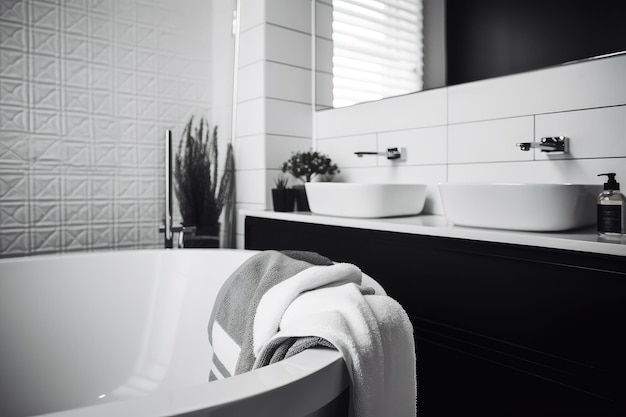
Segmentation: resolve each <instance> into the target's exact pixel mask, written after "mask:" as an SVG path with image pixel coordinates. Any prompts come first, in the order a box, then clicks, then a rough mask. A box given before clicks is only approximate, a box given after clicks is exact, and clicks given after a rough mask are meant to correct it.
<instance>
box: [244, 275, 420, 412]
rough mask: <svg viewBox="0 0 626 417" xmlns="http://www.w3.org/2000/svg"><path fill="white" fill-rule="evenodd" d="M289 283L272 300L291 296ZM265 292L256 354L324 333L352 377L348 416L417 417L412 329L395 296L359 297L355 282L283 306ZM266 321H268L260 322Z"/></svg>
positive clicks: (258, 316) (278, 288) (278, 287)
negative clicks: (280, 342) (281, 342)
mask: <svg viewBox="0 0 626 417" xmlns="http://www.w3.org/2000/svg"><path fill="white" fill-rule="evenodd" d="M322 268H329V267H322ZM310 269H312V268H309V269H307V271H308V270H310ZM308 277H309V278H311V280H313V281H315V280H316V278H314V277H312V276H308ZM294 278H295V276H294ZM289 281H290V280H286V281H284V282H282V283H280V284H278V285H276V286H275V287H273V288H272V289H271V291H272V292H274V293H275V294H271V295H270V297H271V300H276V299H277V298H279V296H280V294H281V293H282V294H287V295H288V296H287V299H290V298H292V297H291V296H289V294H293V291H292V287H293V286H294V284H293V283H291V284H290V283H289ZM300 285H302V283H301V284H300ZM283 290H284V292H283ZM268 294H270V292H269V291H268V292H267V293H266V294H265V295H264V296H263V298H262V299H261V301H260V302H259V305H258V308H257V312H256V317H255V333H254V345H255V347H256V346H260V348H259V351H258V354H257V355H256V356H257V357H259V356H263V355H264V351H263V349H264V348H265V346H268V345H270V344H272V342H273V341H275V340H276V339H284V338H289V337H307V336H317V337H322V338H324V339H326V340H328V341H329V342H330V343H332V344H333V345H334V346H335V347H336V348H337V349H338V350H339V351H340V352H341V353H342V355H343V357H344V360H345V362H346V366H347V368H348V371H349V373H350V377H351V380H352V390H351V401H350V412H351V415H352V416H355V417H380V416H394V417H414V416H415V414H416V397H417V382H416V368H415V345H414V341H413V327H412V325H411V323H410V321H409V318H408V316H407V314H406V312H405V311H404V310H403V309H402V307H401V306H400V305H399V304H398V303H397V302H396V301H395V300H393V299H392V298H390V297H387V296H385V295H363V294H362V288H361V287H359V286H358V285H356V284H355V283H348V284H343V285H339V286H332V287H328V286H327V287H323V288H318V289H312V290H310V291H308V292H305V293H302V294H301V295H299V296H297V297H295V298H293V299H292V301H290V303H289V305H288V306H287V307H286V308H285V307H284V303H275V302H271V301H270V298H268V299H267V301H266V300H264V298H265V297H266V296H268ZM276 317H280V322H279V326H278V327H275V325H274V323H275V319H276ZM266 320H267V321H268V322H269V323H271V325H267V326H265V325H261V323H262V322H264V321H266ZM257 322H259V324H258V325H257ZM270 328H276V329H278V328H279V330H277V331H275V332H274V334H273V335H270V333H271V332H269V331H266V330H268V329H270ZM257 329H259V333H257V332H256V330H257ZM261 329H263V331H261ZM268 335H269V337H268ZM257 338H258V339H257ZM255 351H256V349H255Z"/></svg>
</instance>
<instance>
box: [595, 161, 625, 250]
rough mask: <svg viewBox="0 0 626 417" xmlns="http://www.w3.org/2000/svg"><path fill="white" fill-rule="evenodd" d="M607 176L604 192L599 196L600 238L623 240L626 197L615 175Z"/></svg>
mask: <svg viewBox="0 0 626 417" xmlns="http://www.w3.org/2000/svg"><path fill="white" fill-rule="evenodd" d="M602 175H606V176H607V177H608V181H607V182H605V183H604V191H602V192H601V193H600V195H598V236H600V237H602V238H604V239H607V240H622V238H623V237H624V233H626V210H624V209H625V208H626V197H624V194H622V193H621V192H620V191H619V182H617V181H616V180H615V173H614V172H609V173H606V174H598V176H599V177H600V176H602Z"/></svg>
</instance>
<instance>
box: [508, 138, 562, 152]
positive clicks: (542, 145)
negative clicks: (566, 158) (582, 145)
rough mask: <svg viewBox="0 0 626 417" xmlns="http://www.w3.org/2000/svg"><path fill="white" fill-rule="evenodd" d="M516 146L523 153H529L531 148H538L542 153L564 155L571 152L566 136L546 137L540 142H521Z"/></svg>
mask: <svg viewBox="0 0 626 417" xmlns="http://www.w3.org/2000/svg"><path fill="white" fill-rule="evenodd" d="M515 146H517V147H519V148H520V150H522V151H529V150H530V149H531V148H537V149H539V150H541V152H548V153H556V154H564V153H568V152H569V138H567V137H565V136H552V137H544V138H541V139H540V140H539V142H538V143H537V142H520V143H516V144H515Z"/></svg>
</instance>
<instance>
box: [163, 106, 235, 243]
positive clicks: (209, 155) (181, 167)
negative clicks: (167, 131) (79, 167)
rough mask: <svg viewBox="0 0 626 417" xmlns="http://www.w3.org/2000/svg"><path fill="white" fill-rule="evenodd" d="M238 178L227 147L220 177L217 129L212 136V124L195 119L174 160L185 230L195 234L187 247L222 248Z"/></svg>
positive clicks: (188, 241) (177, 192) (182, 138)
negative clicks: (225, 212) (223, 223)
mask: <svg viewBox="0 0 626 417" xmlns="http://www.w3.org/2000/svg"><path fill="white" fill-rule="evenodd" d="M233 177H234V160H233V149H232V145H231V144H230V143H229V144H228V145H227V148H226V158H225V166H224V171H223V172H222V175H221V179H220V178H218V147H217V126H215V127H214V128H213V132H212V135H211V134H210V131H209V123H208V122H207V120H206V119H204V118H201V119H200V121H199V123H198V125H197V126H194V123H193V117H191V118H190V119H189V122H188V123H187V125H186V126H185V129H184V131H183V135H182V137H181V140H180V143H179V145H178V151H177V153H176V158H175V160H174V178H175V180H176V188H175V193H176V198H177V199H178V206H179V210H180V214H181V217H182V223H183V226H185V227H195V233H192V234H190V235H185V237H184V239H183V242H184V246H185V247H219V234H220V215H221V213H222V209H223V207H224V204H225V203H226V201H227V200H228V198H229V197H230V193H231V190H232V185H233Z"/></svg>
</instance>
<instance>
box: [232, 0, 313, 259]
mask: <svg viewBox="0 0 626 417" xmlns="http://www.w3.org/2000/svg"><path fill="white" fill-rule="evenodd" d="M310 9H311V1H310V0H264V1H259V0H242V1H241V19H242V20H241V37H240V55H239V78H238V81H239V87H238V89H239V92H238V97H237V126H236V134H235V136H236V142H235V148H236V159H235V161H236V169H237V178H236V180H237V186H236V187H237V192H236V202H237V208H249V209H258V210H264V209H266V208H269V209H271V208H272V203H271V198H270V189H271V188H272V186H273V184H274V179H275V178H276V177H278V176H280V175H282V173H281V172H280V170H279V166H280V165H281V163H282V162H283V161H285V160H286V159H287V158H288V157H289V156H290V155H291V153H292V152H293V151H295V150H306V149H309V148H310V147H311V129H312V117H311V115H312V113H311V10H310ZM237 239H238V242H237V245H238V247H242V246H243V224H241V222H239V223H238V224H237Z"/></svg>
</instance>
